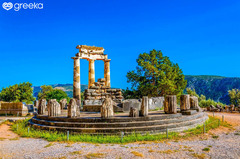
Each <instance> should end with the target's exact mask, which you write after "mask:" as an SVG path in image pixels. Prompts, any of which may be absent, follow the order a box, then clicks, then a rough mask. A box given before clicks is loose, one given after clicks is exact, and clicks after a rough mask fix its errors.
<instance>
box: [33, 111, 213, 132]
mask: <svg viewBox="0 0 240 159" xmlns="http://www.w3.org/2000/svg"><path fill="white" fill-rule="evenodd" d="M65 113H66V112H64V111H62V114H65ZM207 119H208V116H207V114H206V113H204V112H197V111H195V110H194V111H193V113H192V115H183V114H181V113H177V114H165V113H164V112H163V111H154V112H149V115H148V116H147V117H128V114H127V113H119V114H115V116H114V117H112V118H108V119H102V118H101V117H100V113H89V112H81V117H80V118H67V117H66V116H59V117H48V116H46V115H37V116H36V117H33V118H32V119H31V120H30V124H31V125H32V126H33V127H35V128H39V129H43V130H53V131H70V132H77V133H83V134H84V133H85V134H106V135H107V134H119V133H120V132H124V133H125V134H131V133H141V134H145V133H150V134H156V133H161V132H166V129H168V131H171V132H179V131H184V130H187V129H190V128H194V127H196V126H198V125H201V124H203V123H204V122H205V121H206V120H207Z"/></svg>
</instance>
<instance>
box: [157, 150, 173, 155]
mask: <svg viewBox="0 0 240 159" xmlns="http://www.w3.org/2000/svg"><path fill="white" fill-rule="evenodd" d="M157 152H158V153H164V154H171V153H174V152H175V151H173V150H162V151H157Z"/></svg>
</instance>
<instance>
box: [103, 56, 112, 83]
mask: <svg viewBox="0 0 240 159" xmlns="http://www.w3.org/2000/svg"><path fill="white" fill-rule="evenodd" d="M110 61H111V60H104V78H105V85H106V86H107V87H111V85H110Z"/></svg>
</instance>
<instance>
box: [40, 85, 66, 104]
mask: <svg viewBox="0 0 240 159" xmlns="http://www.w3.org/2000/svg"><path fill="white" fill-rule="evenodd" d="M41 89H42V90H41V91H40V92H39V93H38V99H39V100H40V99H46V100H47V101H48V100H49V99H56V100H57V101H58V102H60V100H61V99H64V98H65V99H67V100H68V101H69V97H68V95H67V93H66V92H64V91H63V90H61V89H54V88H53V87H52V86H46V85H43V86H41Z"/></svg>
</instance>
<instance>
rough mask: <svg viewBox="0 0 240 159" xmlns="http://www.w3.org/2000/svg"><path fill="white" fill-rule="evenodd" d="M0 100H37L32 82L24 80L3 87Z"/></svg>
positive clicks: (26, 101) (29, 101)
mask: <svg viewBox="0 0 240 159" xmlns="http://www.w3.org/2000/svg"><path fill="white" fill-rule="evenodd" d="M0 100H1V101H5V102H25V103H27V104H30V103H32V101H34V100H35V98H34V97H33V88H32V84H31V83H29V82H23V83H20V84H15V85H13V86H9V87H6V88H3V89H2V91H1V93H0Z"/></svg>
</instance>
